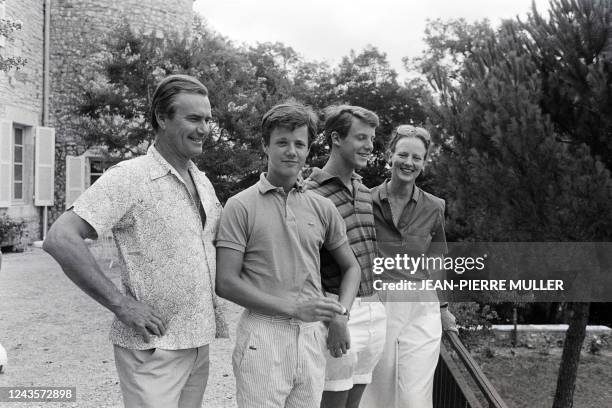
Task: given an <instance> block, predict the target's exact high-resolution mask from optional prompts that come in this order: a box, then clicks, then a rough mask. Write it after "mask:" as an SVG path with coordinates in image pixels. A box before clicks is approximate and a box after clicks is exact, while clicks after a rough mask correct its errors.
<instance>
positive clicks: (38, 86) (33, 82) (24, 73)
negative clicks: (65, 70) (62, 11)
mask: <svg viewBox="0 0 612 408" xmlns="http://www.w3.org/2000/svg"><path fill="white" fill-rule="evenodd" d="M1 1H2V0H0V2H1ZM4 4H5V7H6V17H7V18H11V19H13V20H20V21H21V22H22V23H23V27H22V29H21V30H18V31H14V32H13V34H12V35H11V38H9V39H8V40H7V41H6V45H5V47H4V48H3V49H2V54H3V55H6V56H21V57H23V58H26V59H27V64H26V65H25V66H24V67H22V68H21V69H19V70H14V69H13V70H11V71H9V72H8V73H3V72H0V118H4V117H7V116H8V115H9V113H10V112H8V111H7V108H8V107H9V106H11V107H14V108H18V109H21V110H27V111H31V112H34V113H35V114H36V115H38V116H39V118H38V121H39V123H40V121H41V120H42V97H43V25H44V12H43V2H42V1H41V0H6V1H5V2H4Z"/></svg>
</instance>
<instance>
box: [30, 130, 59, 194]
mask: <svg viewBox="0 0 612 408" xmlns="http://www.w3.org/2000/svg"><path fill="white" fill-rule="evenodd" d="M34 152H35V153H34V157H35V161H34V166H35V169H34V205H38V206H51V205H53V193H54V191H55V188H54V187H55V129H53V128H48V127H42V126H41V127H37V128H36V145H35V146H34Z"/></svg>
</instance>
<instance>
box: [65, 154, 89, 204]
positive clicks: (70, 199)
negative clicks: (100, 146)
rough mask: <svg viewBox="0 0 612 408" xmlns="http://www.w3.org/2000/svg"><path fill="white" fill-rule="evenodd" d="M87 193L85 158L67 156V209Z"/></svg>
mask: <svg viewBox="0 0 612 408" xmlns="http://www.w3.org/2000/svg"><path fill="white" fill-rule="evenodd" d="M83 191H85V156H66V209H68V208H70V206H71V205H72V204H73V203H74V202H75V201H76V199H77V198H79V196H80V195H81V193H82V192H83Z"/></svg>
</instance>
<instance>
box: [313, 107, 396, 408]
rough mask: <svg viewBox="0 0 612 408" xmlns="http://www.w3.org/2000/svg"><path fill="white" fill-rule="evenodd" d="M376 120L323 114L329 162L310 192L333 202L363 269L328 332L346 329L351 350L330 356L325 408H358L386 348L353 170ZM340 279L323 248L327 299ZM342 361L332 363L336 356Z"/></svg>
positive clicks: (363, 158)
mask: <svg viewBox="0 0 612 408" xmlns="http://www.w3.org/2000/svg"><path fill="white" fill-rule="evenodd" d="M377 126H378V116H376V114H375V113H374V112H371V111H369V110H367V109H364V108H361V107H358V106H348V105H343V106H332V107H329V108H327V109H326V110H325V136H326V138H327V143H328V144H329V146H330V149H331V152H330V157H329V160H328V161H327V163H326V164H325V166H324V167H323V168H322V169H318V168H315V169H314V170H313V172H312V174H311V175H310V177H309V178H308V180H306V182H305V185H306V187H307V188H308V189H309V190H311V191H314V192H316V193H318V194H320V195H322V196H324V197H327V198H328V199H330V200H331V201H332V202H333V203H334V204H335V205H336V207H337V208H338V210H339V211H340V214H341V215H342V217H343V218H344V222H345V224H346V229H347V231H346V232H347V236H348V240H349V244H350V246H351V248H352V250H353V252H354V253H355V255H356V257H357V261H358V262H359V266H360V268H361V283H360V285H359V291H358V293H357V298H356V299H355V302H354V303H353V307H352V308H351V310H350V314H349V320H348V323H347V321H346V319H343V316H338V317H335V318H334V319H332V320H331V321H330V323H329V331H330V333H331V332H332V331H336V330H338V331H341V330H342V328H343V325H346V324H348V329H349V332H350V336H351V348H350V350H349V352H348V353H346V354H344V355H342V353H341V351H340V350H332V349H330V353H328V354H327V367H326V373H325V391H324V392H323V398H322V401H321V407H323V408H327V407H330V408H331V407H333V408H338V407H340V408H356V407H358V406H359V402H360V401H361V396H362V394H363V391H364V390H365V387H366V385H367V384H369V383H370V382H371V381H372V371H373V370H374V367H375V366H376V363H377V362H378V360H379V359H380V356H381V354H382V351H383V347H384V343H385V330H386V316H385V308H384V306H383V305H382V303H381V302H380V300H379V298H378V295H377V294H376V292H375V291H374V288H373V274H372V264H373V260H374V258H375V257H376V256H377V247H376V232H375V229H374V215H373V212H372V197H371V195H370V190H369V189H368V188H367V187H366V186H364V185H363V184H362V183H361V177H360V176H359V175H357V174H356V173H355V170H358V169H361V168H363V167H365V166H366V165H367V162H368V159H369V158H370V156H371V154H372V149H373V144H372V143H373V140H374V136H375V129H376V127H377ZM341 279H342V274H341V271H340V269H339V268H338V265H337V264H336V263H335V262H334V260H333V259H331V257H330V256H329V254H328V252H327V251H326V250H325V249H322V250H321V280H322V284H323V288H324V289H325V291H326V292H327V294H328V296H329V297H332V298H335V297H336V296H337V295H338V293H339V292H338V290H339V287H340V286H339V284H340V281H341ZM338 356H341V357H340V358H332V357H338Z"/></svg>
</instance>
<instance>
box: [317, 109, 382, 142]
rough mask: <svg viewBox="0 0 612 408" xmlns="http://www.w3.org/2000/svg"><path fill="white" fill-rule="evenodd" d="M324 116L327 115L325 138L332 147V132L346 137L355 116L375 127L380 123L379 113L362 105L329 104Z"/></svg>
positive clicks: (342, 137)
mask: <svg viewBox="0 0 612 408" xmlns="http://www.w3.org/2000/svg"><path fill="white" fill-rule="evenodd" d="M323 116H324V117H325V131H324V134H325V140H326V141H327V144H328V145H329V147H330V148H331V147H332V140H331V134H332V133H333V132H337V133H338V135H339V136H340V138H341V139H344V138H345V137H346V136H347V135H348V132H349V130H350V129H351V125H352V124H353V118H357V119H359V120H360V121H362V122H363V123H366V124H367V125H370V126H371V127H373V128H376V127H378V125H379V124H380V121H379V119H378V115H376V114H375V113H374V112H372V111H371V110H368V109H366V108H362V107H360V106H351V105H333V106H328V107H327V108H325V109H324V110H323Z"/></svg>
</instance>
